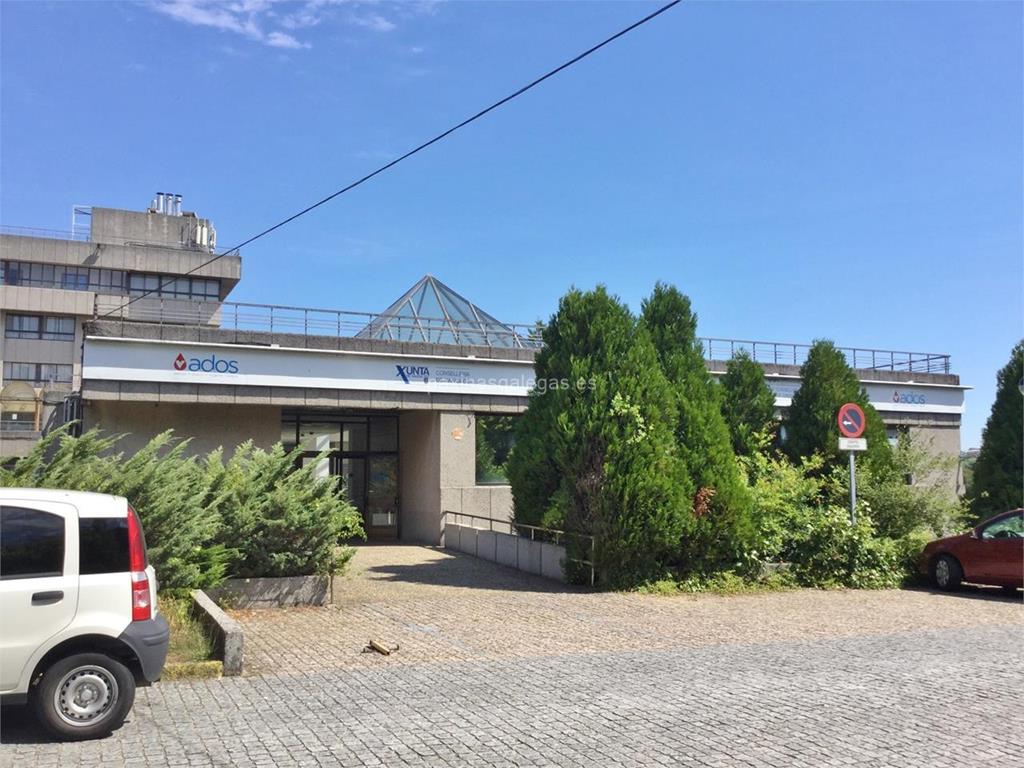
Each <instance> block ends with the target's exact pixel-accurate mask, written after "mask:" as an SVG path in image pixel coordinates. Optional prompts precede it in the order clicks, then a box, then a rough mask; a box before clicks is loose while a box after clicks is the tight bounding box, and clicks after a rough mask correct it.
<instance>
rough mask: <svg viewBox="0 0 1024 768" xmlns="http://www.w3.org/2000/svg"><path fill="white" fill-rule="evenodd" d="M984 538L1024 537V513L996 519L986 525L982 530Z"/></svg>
mask: <svg viewBox="0 0 1024 768" xmlns="http://www.w3.org/2000/svg"><path fill="white" fill-rule="evenodd" d="M981 538H983V539H1020V538H1024V515H1022V514H1016V515H1010V516H1009V517H1004V518H1003V519H1002V520H996V521H995V522H994V523H990V524H989V525H986V526H985V528H984V529H982V531H981Z"/></svg>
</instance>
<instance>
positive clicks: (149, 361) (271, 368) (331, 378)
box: [82, 336, 534, 396]
mask: <svg viewBox="0 0 1024 768" xmlns="http://www.w3.org/2000/svg"><path fill="white" fill-rule="evenodd" d="M82 378H83V379H85V380H109V381H152V382H167V383H181V384H235V385H238V386H255V387H309V388H314V389H362V390H385V391H392V392H438V393H440V392H450V393H462V394H480V395H512V396H525V395H526V394H527V393H528V392H529V391H530V389H531V388H532V387H533V385H534V377H533V365H532V363H529V362H520V361H515V360H482V359H477V358H465V357H431V356H423V357H420V356H415V355H389V354H380V353H372V352H341V351H333V350H310V349H293V348H282V347H257V346H245V345H238V344H197V343H180V342H170V341H144V340H137V339H116V338H103V337H92V336H90V337H88V338H86V340H85V353H84V359H83V368H82Z"/></svg>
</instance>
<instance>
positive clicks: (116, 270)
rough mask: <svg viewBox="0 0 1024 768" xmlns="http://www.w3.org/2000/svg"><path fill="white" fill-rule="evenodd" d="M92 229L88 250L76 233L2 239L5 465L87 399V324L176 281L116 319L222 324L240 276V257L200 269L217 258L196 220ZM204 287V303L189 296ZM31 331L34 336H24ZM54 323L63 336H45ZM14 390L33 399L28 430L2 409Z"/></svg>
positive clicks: (138, 217)
mask: <svg viewBox="0 0 1024 768" xmlns="http://www.w3.org/2000/svg"><path fill="white" fill-rule="evenodd" d="M90 221H91V227H90V233H89V238H88V240H86V241H83V240H80V239H76V238H77V235H74V234H71V233H64V234H61V233H54V236H45V237H37V236H27V235H21V234H2V235H0V266H2V271H0V328H2V329H3V335H2V337H0V364H2V365H0V458H2V457H5V456H17V455H23V454H24V453H25V452H27V451H28V450H29V449H30V448H31V446H32V445H33V444H34V443H35V442H36V440H37V439H38V438H39V435H40V433H41V432H42V431H44V430H46V429H47V428H52V427H54V426H56V425H57V424H58V423H60V421H61V420H62V419H63V414H64V411H65V409H64V408H63V407H62V405H63V401H64V399H65V398H67V397H69V396H71V395H72V393H76V392H79V391H80V390H81V384H82V380H81V374H82V347H83V341H84V334H83V324H84V322H85V321H87V320H91V319H93V318H94V317H96V316H97V315H98V314H100V315H102V314H104V313H106V312H110V311H111V310H116V309H118V308H119V307H121V306H122V305H123V304H124V303H125V302H126V301H127V300H128V299H129V297H130V293H129V291H130V290H131V289H133V288H134V289H136V294H135V295H136V296H137V295H138V291H139V290H142V288H141V286H143V285H145V286H146V288H147V289H148V287H149V283H152V282H153V281H156V285H164V284H165V283H167V282H168V281H169V280H170V279H172V278H173V279H177V280H178V282H176V283H174V284H173V285H171V286H166V290H164V291H162V292H158V293H156V294H154V295H153V296H147V297H144V298H140V299H138V300H137V301H135V302H134V303H133V304H131V305H130V306H129V307H127V308H124V309H121V310H119V312H118V314H120V315H123V316H127V317H137V318H147V317H150V316H152V315H153V314H154V313H162V314H172V315H176V316H179V317H181V318H183V319H187V320H188V321H189V322H196V323H217V322H218V321H219V308H220V302H221V301H222V300H223V299H224V298H225V297H226V296H227V294H228V293H229V292H230V291H231V289H232V288H233V287H234V286H235V285H236V284H237V283H238V280H239V279H240V277H241V259H240V257H238V256H230V257H224V258H221V259H219V260H217V261H216V262H214V263H213V264H209V265H205V266H203V264H204V262H206V261H208V260H209V258H210V253H211V249H210V247H208V245H207V246H204V245H202V244H201V243H200V242H197V240H196V237H195V235H196V234H197V233H199V234H202V235H205V234H206V233H208V232H210V231H212V226H211V225H210V224H209V222H208V221H207V220H205V219H198V218H197V217H196V216H195V215H194V214H185V215H168V214H165V213H161V212H157V211H154V210H149V211H145V212H136V211H118V210H113V209H107V208H93V209H92V212H91V219H90ZM205 239H206V242H207V243H209V238H208V237H206V238H205ZM185 276H187V277H185ZM181 278H184V282H181ZM147 281H149V283H147ZM200 288H201V290H202V295H201V296H200V295H198V294H196V295H193V290H194V289H195V290H199V289H200ZM69 321H70V322H69ZM25 323H30V324H32V325H31V326H30V327H31V328H37V329H38V330H37V331H34V332H33V331H28V332H26V330H25V329H24V328H25V326H24V325H23V324H25ZM51 324H52V325H53V327H57V326H58V325H59V327H60V328H61V329H62V330H61V333H59V334H54V333H46V329H47V328H49V327H50V326H51ZM65 329H69V330H70V332H69V333H65V332H64V330H65ZM33 333H35V335H34V336H33ZM56 336H59V338H56ZM12 381H17V382H25V383H28V384H30V385H31V386H32V387H33V388H34V389H35V390H36V404H35V413H33V414H31V416H32V418H31V421H32V424H31V425H30V426H31V427H32V429H27V428H26V427H27V426H29V425H28V424H26V423H25V422H21V423H18V419H19V417H20V415H21V413H20V412H19V413H18V415H15V411H16V410H18V409H16V408H15V407H14V406H13V405H12V404H11V403H6V405H7V407H6V408H5V397H4V395H3V387H4V386H5V385H6V384H9V383H11V382H12Z"/></svg>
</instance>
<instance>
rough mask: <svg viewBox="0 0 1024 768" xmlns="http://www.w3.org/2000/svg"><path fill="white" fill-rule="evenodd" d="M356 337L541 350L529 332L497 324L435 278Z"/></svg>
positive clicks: (425, 281) (416, 287) (415, 288)
mask: <svg viewBox="0 0 1024 768" xmlns="http://www.w3.org/2000/svg"><path fill="white" fill-rule="evenodd" d="M356 336H357V337H358V338H362V339H384V340H388V341H424V342H429V343H431V344H472V345H477V346H485V347H534V346H537V342H536V340H535V339H534V338H531V334H530V333H529V332H527V331H526V330H525V329H524V330H523V331H522V332H519V331H516V330H515V329H514V328H513V327H512V326H509V325H506V324H505V323H502V322H500V321H499V320H496V319H495V318H493V317H491V316H490V315H489V314H487V313H486V312H484V311H483V310H482V309H480V307H478V306H476V305H475V304H474V303H473V302H471V301H469V300H468V299H466V298H465V297H463V296H460V295H459V294H457V293H456V292H455V291H453V290H452V289H451V288H449V287H448V286H447V285H445V284H444V283H442V282H441V281H440V280H438V279H437V278H436V277H433V276H432V275H426V276H424V277H423V278H421V279H420V280H419V281H418V282H417V283H416V285H414V286H413V287H412V288H410V289H409V290H408V291H406V292H405V293H404V294H403V295H402V297H401V298H399V299H398V301H396V302H395V303H394V304H392V305H391V306H390V307H388V308H387V309H385V310H384V311H383V312H382V313H381V314H380V315H378V316H377V317H375V318H374V319H373V320H372V321H370V323H369V324H368V325H367V326H366V327H365V328H363V329H362V330H361V331H359V333H357V334H356Z"/></svg>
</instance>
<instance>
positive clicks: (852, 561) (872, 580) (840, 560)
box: [783, 507, 903, 589]
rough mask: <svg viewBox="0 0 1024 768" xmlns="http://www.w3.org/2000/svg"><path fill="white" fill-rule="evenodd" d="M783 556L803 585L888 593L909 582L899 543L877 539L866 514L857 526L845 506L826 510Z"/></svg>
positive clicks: (806, 528) (798, 536)
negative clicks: (890, 588)
mask: <svg viewBox="0 0 1024 768" xmlns="http://www.w3.org/2000/svg"><path fill="white" fill-rule="evenodd" d="M783 556H784V557H785V558H786V559H787V560H789V561H790V562H791V563H792V569H793V575H794V577H795V578H796V580H797V582H798V583H800V584H801V585H803V586H808V587H825V588H831V587H857V588H861V589H885V588H889V587H896V586H899V585H900V583H901V582H902V580H903V572H902V569H901V567H900V562H899V554H898V552H897V549H896V546H895V544H894V543H893V541H892V540H890V539H881V538H876V537H875V532H874V527H873V526H872V524H871V520H870V518H868V517H867V516H866V515H860V516H859V517H858V518H857V522H856V523H855V524H851V523H850V522H849V511H848V510H845V509H842V508H839V507H825V508H822V509H821V510H820V512H819V514H818V515H816V516H814V517H812V518H811V519H809V520H808V521H807V523H806V525H805V527H804V528H803V529H802V530H800V531H797V532H795V535H794V537H793V539H792V541H791V542H790V544H789V546H788V551H787V552H784V553H783Z"/></svg>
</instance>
